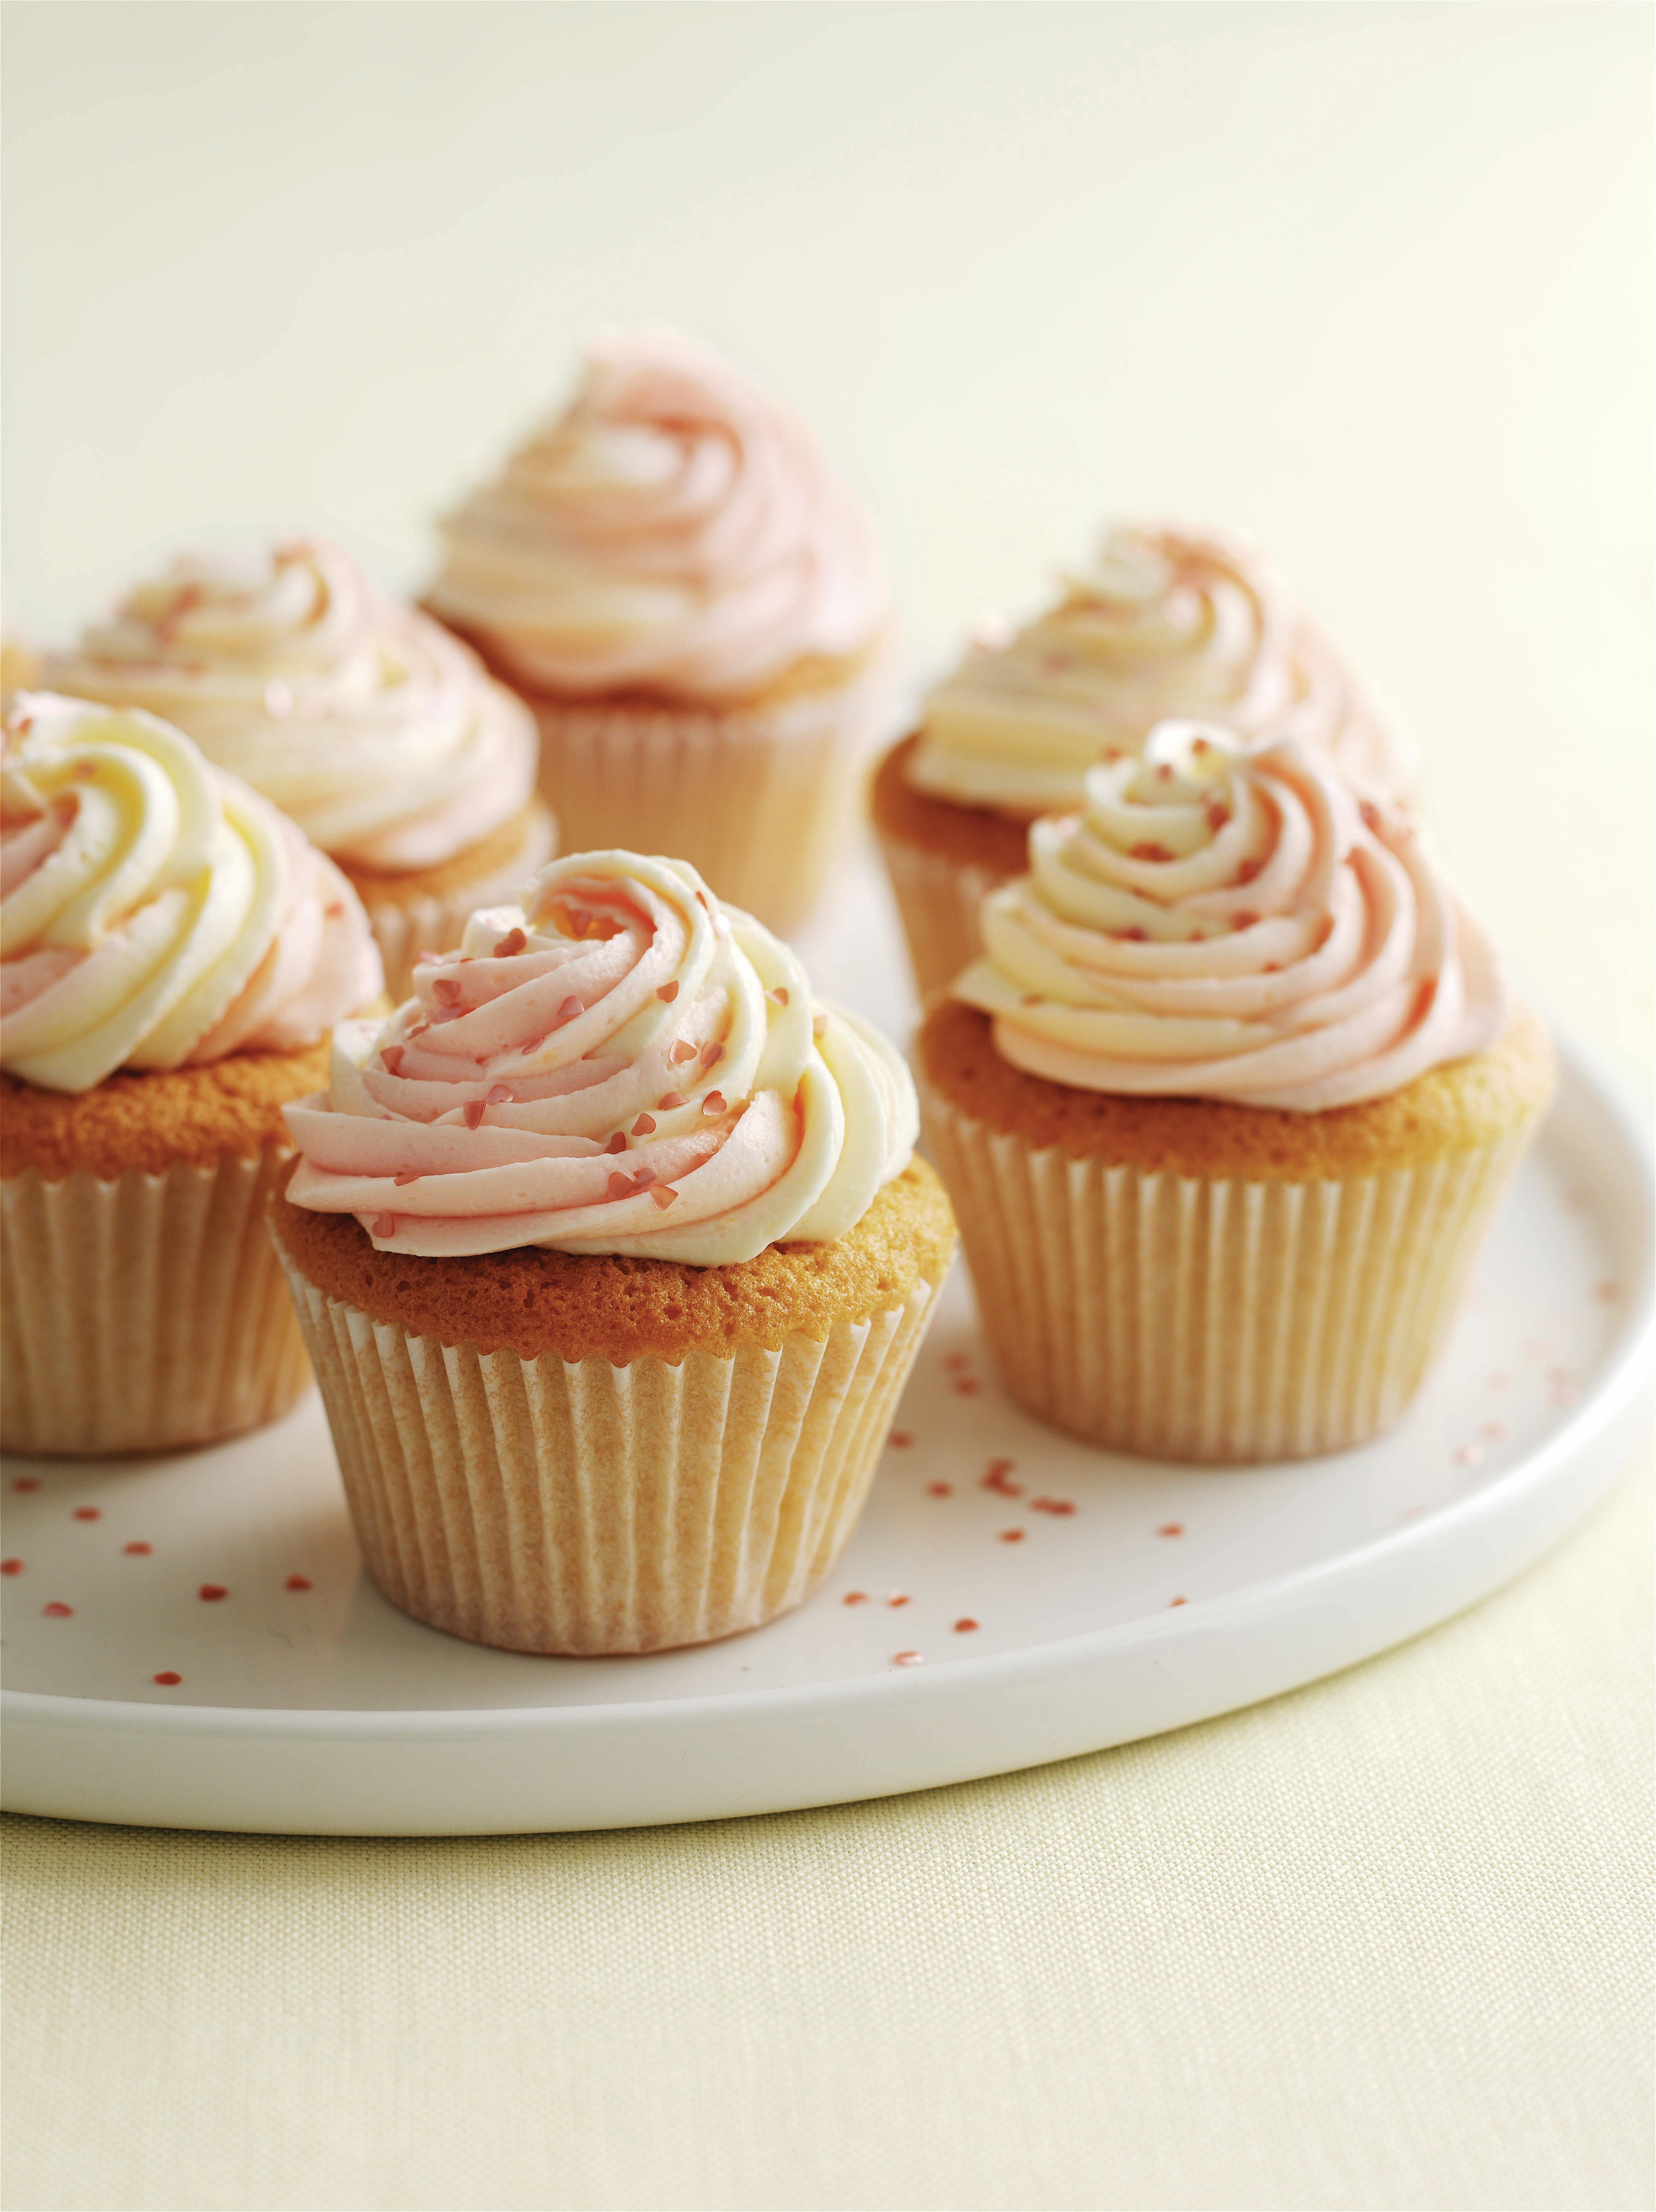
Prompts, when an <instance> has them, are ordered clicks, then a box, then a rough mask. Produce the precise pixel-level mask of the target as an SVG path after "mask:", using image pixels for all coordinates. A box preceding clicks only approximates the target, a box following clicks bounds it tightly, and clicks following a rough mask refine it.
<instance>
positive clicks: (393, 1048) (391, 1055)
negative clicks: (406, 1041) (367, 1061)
mask: <svg viewBox="0 0 1656 2212" xmlns="http://www.w3.org/2000/svg"><path fill="white" fill-rule="evenodd" d="M379 1064H380V1066H382V1067H383V1068H384V1069H385V1073H386V1074H387V1075H400V1074H401V1073H403V1048H402V1046H401V1045H400V1044H388V1045H387V1046H386V1047H385V1050H384V1052H382V1053H381V1054H380V1055H379Z"/></svg>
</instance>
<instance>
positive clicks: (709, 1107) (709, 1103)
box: [701, 1091, 725, 1114]
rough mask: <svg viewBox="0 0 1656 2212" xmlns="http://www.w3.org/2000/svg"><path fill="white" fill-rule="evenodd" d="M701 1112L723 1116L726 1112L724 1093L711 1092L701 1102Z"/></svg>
mask: <svg viewBox="0 0 1656 2212" xmlns="http://www.w3.org/2000/svg"><path fill="white" fill-rule="evenodd" d="M701 1110H702V1112H703V1113H704V1114H722V1113H723V1112H724V1111H725V1094H724V1092H723V1091H709V1092H708V1093H707V1097H705V1098H704V1099H703V1100H702V1102H701Z"/></svg>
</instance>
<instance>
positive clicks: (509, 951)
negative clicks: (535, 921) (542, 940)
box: [494, 929, 529, 960]
mask: <svg viewBox="0 0 1656 2212" xmlns="http://www.w3.org/2000/svg"><path fill="white" fill-rule="evenodd" d="M528 942H529V939H527V938H526V937H525V935H524V933H523V932H522V930H520V929H508V930H507V933H506V935H505V936H504V937H497V938H496V939H495V940H494V957H495V958H496V959H497V960H509V959H510V958H511V957H512V956H513V953H514V952H521V951H523V949H524V947H525V945H527V944H528Z"/></svg>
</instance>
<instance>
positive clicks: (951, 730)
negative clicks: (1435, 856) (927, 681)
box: [909, 527, 1410, 820]
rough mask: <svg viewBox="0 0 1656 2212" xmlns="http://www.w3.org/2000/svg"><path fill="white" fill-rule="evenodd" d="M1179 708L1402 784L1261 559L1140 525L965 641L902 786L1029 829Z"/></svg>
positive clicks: (1072, 800) (1074, 801)
mask: <svg viewBox="0 0 1656 2212" xmlns="http://www.w3.org/2000/svg"><path fill="white" fill-rule="evenodd" d="M1178 715H1197V716H1200V717H1202V718H1204V720H1212V721H1216V722H1221V723H1223V724H1224V725H1225V726H1226V727H1227V728H1229V729H1233V730H1236V731H1239V732H1241V734H1242V735H1244V736H1245V737H1250V738H1257V737H1271V736H1283V737H1297V738H1302V739H1304V740H1305V741H1306V742H1307V744H1313V745H1318V746H1320V747H1321V748H1322V749H1323V750H1325V751H1326V752H1328V753H1329V754H1331V756H1332V757H1334V758H1335V759H1336V760H1338V762H1339V763H1340V764H1341V766H1342V767H1343V768H1344V769H1345V771H1346V773H1347V774H1348V775H1350V777H1351V778H1352V779H1353V781H1356V782H1357V783H1359V784H1360V785H1362V787H1364V788H1365V789H1368V790H1369V791H1371V792H1373V793H1374V795H1376V796H1378V797H1398V796H1401V795H1402V793H1404V791H1405V790H1406V788H1407V786H1408V783H1409V781H1410V771H1409V763H1408V760H1407V758H1406V756H1405V754H1404V750H1403V748H1402V747H1401V745H1400V744H1399V743H1398V740H1397V738H1395V737H1394V736H1392V735H1391V734H1389V733H1388V732H1386V731H1385V730H1383V729H1382V728H1381V727H1380V724H1379V723H1378V722H1376V720H1374V717H1373V715H1372V714H1370V713H1369V712H1368V709H1367V708H1365V707H1364V706H1363V704H1362V702H1361V701H1360V700H1359V699H1358V698H1357V696H1356V693H1355V691H1354V689H1353V686H1352V683H1351V679H1350V677H1349V676H1348V674H1347V673H1346V671H1344V668H1343V667H1342V666H1341V665H1340V662H1339V660H1338V657H1337V655H1336V654H1335V653H1334V652H1333V649H1332V648H1331V647H1330V646H1329V645H1328V644H1326V643H1325V641H1324V640H1323V639H1322V638H1321V637H1319V635H1318V634H1317V632H1316V631H1315V630H1314V629H1313V627H1312V625H1311V623H1309V621H1308V620H1307V618H1306V617H1305V616H1304V615H1303V614H1302V613H1301V611H1299V610H1298V609H1297V608H1296V607H1295V606H1294V605H1292V604H1291V602H1290V601H1289V599H1287V598H1286V597H1285V595H1284V594H1283V590H1282V587H1281V586H1279V585H1278V584H1277V581H1276V580H1275V579H1274V578H1273V577H1272V576H1271V574H1270V572H1269V571H1268V570H1267V568H1265V563H1264V562H1263V561H1262V560H1261V559H1260V557H1259V555H1258V554H1256V553H1254V552H1253V551H1252V550H1250V549H1248V548H1247V547H1246V546H1244V545H1243V544H1240V542H1239V541H1237V540H1235V539H1233V538H1222V537H1220V536H1217V535H1216V534H1214V533H1211V532H1204V533H1200V534H1198V533H1197V532H1193V531H1189V530H1180V529H1174V528H1159V529H1149V528H1137V527H1134V528H1121V529H1116V530H1113V531H1112V532H1110V534H1109V536H1108V537H1107V538H1106V540H1105V543H1104V546H1103V550H1102V551H1101V554H1100V556H1099V557H1098V559H1097V561H1096V562H1095V563H1094V565H1093V567H1092V568H1090V569H1089V571H1088V572H1087V573H1085V574H1083V575H1079V576H1077V577H1074V578H1071V580H1069V581H1068V584H1067V587H1066V589H1065V594H1064V597H1063V598H1062V599H1060V600H1059V604H1058V605H1056V606H1055V607H1053V608H1052V609H1051V610H1050V611H1048V612H1046V613H1045V614H1043V615H1041V616H1040V617H1037V619H1036V620H1035V621H1034V622H1033V623H1029V624H1028V626H1027V627H1026V628H1025V629H1021V630H1019V631H1017V632H1016V635H1012V636H1010V638H1007V639H1004V640H997V641H987V642H983V643H980V644H978V645H974V647H972V648H971V650H970V651H969V652H968V654H967V657H966V659H965V660H964V661H963V662H962V663H961V666H960V667H959V668H958V669H956V670H955V672H954V673H953V674H952V675H950V676H949V677H947V678H944V680H943V683H941V684H939V685H938V686H937V689H936V690H933V691H932V692H931V695H930V696H928V698H927V700H926V702H925V711H924V716H923V726H922V736H921V742H920V744H919V747H918V748H917V750H916V752H915V755H914V759H913V763H912V765H911V767H910V769H909V777H910V781H912V782H913V784H914V785H915V786H916V787H918V788H919V789H920V790H922V791H927V792H931V793H933V794H934V795H935V796H937V797H938V798H940V799H953V800H955V802H957V803H958V804H960V805H967V806H983V807H991V808H994V809H997V810H998V811H1001V812H1004V813H1008V814H1011V815H1013V816H1015V817H1019V818H1021V819H1024V820H1028V819H1029V818H1030V817H1033V816H1034V815H1036V814H1040V813H1045V812H1048V811H1052V810H1054V809H1057V808H1059V807H1066V806H1078V805H1080V804H1081V795H1082V785H1083V779H1084V778H1085V775H1086V773H1087V770H1088V769H1089V768H1090V767H1091V766H1092V765H1093V763H1095V761H1097V760H1098V759H1100V758H1101V757H1105V758H1107V757H1109V756H1110V755H1111V754H1113V753H1137V752H1138V751H1139V750H1142V748H1143V744H1144V740H1145V738H1147V737H1148V736H1149V732H1150V731H1151V729H1152V728H1153V727H1154V726H1155V725H1156V723H1157V722H1160V721H1162V720H1166V719H1168V717H1171V716H1178Z"/></svg>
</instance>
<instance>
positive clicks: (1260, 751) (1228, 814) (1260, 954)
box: [953, 722, 1510, 1113]
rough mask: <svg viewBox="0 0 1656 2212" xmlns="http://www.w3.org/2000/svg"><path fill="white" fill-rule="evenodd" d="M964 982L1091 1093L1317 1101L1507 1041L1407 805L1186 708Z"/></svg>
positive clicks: (1112, 787)
mask: <svg viewBox="0 0 1656 2212" xmlns="http://www.w3.org/2000/svg"><path fill="white" fill-rule="evenodd" d="M982 926H983V940H984V945H985V948H986V956H987V957H986V958H984V959H981V960H979V961H976V962H974V964H973V965H972V966H971V967H970V968H968V969H966V971H965V973H964V974H963V975H961V976H960V977H959V979H958V980H957V981H956V982H955V985H954V987H953V995H954V996H955V998H957V999H962V1000H965V1001H966V1002H967V1003H968V1005H970V1006H978V1007H980V1008H981V1009H982V1010H983V1011H984V1012H986V1013H988V1014H990V1015H992V1017H993V1018H994V1037H995V1045H996V1048H997V1050H998V1052H999V1053H1000V1054H1001V1055H1002V1057H1003V1058H1004V1059H1005V1060H1009V1061H1010V1062H1011V1064H1012V1065H1013V1066H1016V1067H1021V1068H1023V1069H1024V1070H1026V1071H1027V1072H1028V1073H1030V1074H1032V1075H1039V1076H1043V1077H1045V1078H1046V1079H1048V1080H1049V1081H1051V1082H1054V1083H1060V1084H1067V1085H1071V1086H1073V1087H1075V1088H1077V1089H1079V1090H1083V1091H1115V1092H1130V1093H1136V1094H1139V1095H1149V1096H1153V1097H1184V1098H1218V1099H1229V1100H1233V1101H1234V1102H1236V1103H1240V1104H1242V1105H1249V1106H1271V1107H1278V1108H1283V1109H1287V1110H1289V1111H1290V1112H1298V1113H1316V1112H1319V1111H1320V1110H1322V1109H1324V1108H1326V1107H1331V1106H1348V1105H1352V1104H1355V1103H1356V1102H1358V1101H1359V1100H1362V1099H1367V1098H1379V1097H1386V1095H1387V1094H1388V1093H1390V1092H1392V1091H1397V1090H1399V1089H1401V1087H1402V1086H1403V1085H1404V1084H1405V1083H1408V1082H1410V1081H1412V1080H1413V1079H1414V1078H1415V1077H1416V1076H1417V1075H1422V1074H1424V1073H1425V1072H1426V1071H1427V1069H1428V1068H1431V1067H1435V1066H1440V1065H1441V1064H1442V1063H1443V1062H1446V1061H1448V1060H1459V1059H1462V1058H1464V1057H1465V1056H1466V1055H1467V1054H1471V1053H1475V1052H1481V1051H1483V1050H1485V1049H1486V1048H1488V1047H1489V1046H1491V1045H1493V1044H1494V1043H1495V1042H1496V1041H1497V1039H1498V1038H1499V1037H1500V1036H1501V1033H1502V1031H1503V1030H1505V1028H1506V1026H1507V1018H1508V1014H1509V1012H1510V1002H1509V999H1508V994H1507V985H1506V981H1505V979H1504V977H1503V975H1502V973H1501V966H1500V963H1499V962H1498V960H1497V958H1496V957H1495V952H1494V951H1493V949H1492V948H1491V946H1490V945H1489V941H1488V939H1486V938H1485V936H1484V935H1483V931H1482V930H1481V929H1480V928H1479V927H1478V926H1477V923H1476V922H1475V921H1473V920H1472V919H1471V916H1470V915H1468V914H1467V912H1466V911H1465V908H1464V907H1462V906H1461V904H1460V903H1459V901H1458V900H1457V899H1456V897H1455V896H1454V895H1453V892H1452V891H1451V890H1449V889H1448V888H1447V886H1446V885H1445V884H1444V883H1443V881H1442V880H1441V878H1440V876H1439V875H1438V873H1437V871H1436V870H1435V867H1434V866H1433V864H1432V862H1431V860H1430V859H1429V856H1428V854H1426V852H1425V851H1424V849H1423V848H1422V842H1421V839H1420V837H1419V835H1418V833H1417V832H1416V829H1414V827H1413V826H1412V824H1411V823H1410V822H1409V820H1408V819H1407V818H1406V817H1404V816H1403V815H1402V814H1400V813H1398V812H1394V811H1388V810H1386V809H1384V808H1382V807H1380V806H1379V805H1375V804H1374V802H1373V801H1371V800H1368V799H1359V798H1358V797H1357V796H1356V793H1354V792H1353V791H1352V790H1351V788H1350V786H1349V785H1348V784H1347V782H1346V781H1345V780H1344V777H1343V776H1342V775H1340V773H1339V771H1338V769H1336V768H1335V767H1334V766H1333V765H1332V764H1331V763H1330V761H1329V760H1328V758H1327V757H1326V755H1325V754H1323V753H1321V752H1319V751H1318V750H1316V749H1315V748H1314V747H1313V746H1312V745H1309V744H1306V743H1305V742H1304V741H1303V740H1301V739H1300V738H1278V739H1277V740H1275V741H1274V742H1271V743H1269V744H1263V745H1254V746H1250V745H1249V744H1247V742H1246V741H1245V740H1243V739H1241V738H1238V737H1237V736H1236V735H1235V734H1234V732H1230V731H1227V730H1224V729H1222V728H1220V727H1219V726H1216V725H1212V724H1202V723H1197V722H1165V723H1163V724H1162V725H1161V726H1159V727H1158V728H1156V730H1154V731H1153V732H1151V734H1150V736H1149V740H1148V742H1147V744H1146V745H1145V748H1144V751H1143V757H1141V758H1138V759H1125V760H1119V761H1114V762H1110V763H1106V764H1104V765H1103V766H1101V767H1098V768H1095V769H1090V770H1089V772H1088V775H1087V778H1086V799H1085V805H1084V806H1083V811H1082V812H1081V813H1080V814H1079V815H1071V816H1060V817H1053V818H1052V819H1049V820H1046V821H1043V822H1037V823H1035V824H1034V828H1033V829H1031V830H1030V833H1029V872H1028V875H1025V876H1020V877H1018V878H1016V880H1015V881H1014V882H1012V883H1010V884H1003V885H1002V886H1001V888H1000V889H999V890H997V891H994V892H992V893H991V895H990V896H989V897H988V899H987V900H986V902H985V903H984V906H983V908H982Z"/></svg>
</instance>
